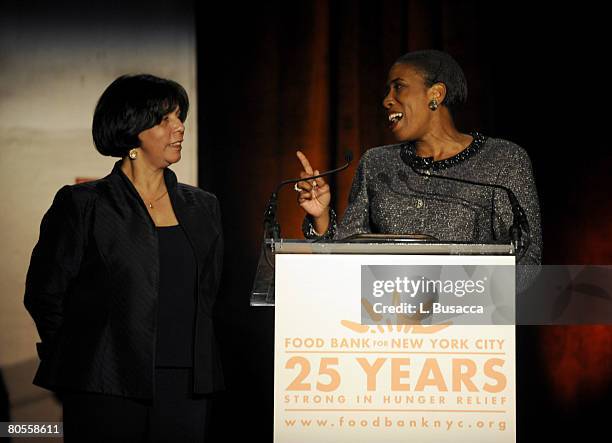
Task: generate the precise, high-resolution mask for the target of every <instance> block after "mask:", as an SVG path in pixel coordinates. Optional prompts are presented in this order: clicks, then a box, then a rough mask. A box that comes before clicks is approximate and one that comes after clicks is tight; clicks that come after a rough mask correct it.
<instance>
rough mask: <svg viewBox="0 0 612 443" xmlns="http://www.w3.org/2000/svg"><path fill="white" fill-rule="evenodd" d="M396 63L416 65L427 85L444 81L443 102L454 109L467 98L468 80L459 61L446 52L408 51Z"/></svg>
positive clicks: (429, 50)
mask: <svg viewBox="0 0 612 443" xmlns="http://www.w3.org/2000/svg"><path fill="white" fill-rule="evenodd" d="M395 63H402V64H406V65H410V66H412V67H414V68H415V69H416V70H417V71H419V72H420V73H421V75H422V76H423V79H424V80H425V84H426V85H427V87H431V86H433V85H434V84H435V83H444V85H445V86H446V97H445V98H444V101H443V102H442V104H443V105H445V106H446V107H447V108H449V109H451V110H454V109H456V108H457V107H458V106H459V105H462V104H463V103H465V102H466V100H467V93H468V91H467V81H466V80H465V74H464V73H463V70H462V69H461V66H459V63H457V61H456V60H455V59H454V58H453V57H451V56H450V54H447V53H446V52H442V51H437V50H435V49H425V50H422V51H414V52H408V53H407V54H404V55H402V56H401V57H400V58H398V59H397V60H396V61H395Z"/></svg>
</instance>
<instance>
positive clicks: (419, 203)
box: [415, 198, 424, 209]
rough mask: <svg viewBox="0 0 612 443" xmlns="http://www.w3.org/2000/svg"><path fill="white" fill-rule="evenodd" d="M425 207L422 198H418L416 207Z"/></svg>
mask: <svg viewBox="0 0 612 443" xmlns="http://www.w3.org/2000/svg"><path fill="white" fill-rule="evenodd" d="M423 205H424V203H423V200H421V199H420V198H417V201H416V203H415V206H416V207H417V208H419V209H420V208H422V207H423Z"/></svg>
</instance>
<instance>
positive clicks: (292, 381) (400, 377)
mask: <svg viewBox="0 0 612 443" xmlns="http://www.w3.org/2000/svg"><path fill="white" fill-rule="evenodd" d="M270 246H272V248H273V253H271V254H269V256H267V257H266V256H262V259H261V260H260V263H259V269H258V276H257V281H256V283H255V285H254V291H253V295H252V298H251V305H252V306H275V308H274V309H275V363H274V366H275V369H274V441H275V442H276V443H285V442H287V443H289V442H291V443H294V442H330V441H334V442H351V443H352V442H368V441H378V442H396V441H419V442H436V443H444V442H456V441H471V442H491V441H496V442H515V441H516V425H515V424H516V411H515V392H516V390H515V378H516V377H515V330H514V326H513V325H478V326H475V325H462V324H453V322H452V321H451V322H446V323H444V324H428V323H426V322H423V323H419V322H415V323H411V324H393V323H382V322H381V323H377V321H376V320H375V319H374V318H373V319H372V320H371V321H370V322H363V321H362V320H363V317H362V315H363V310H362V304H363V298H361V299H360V297H361V293H360V291H361V285H360V281H361V280H360V273H361V272H362V269H363V266H365V265H366V264H367V265H368V266H369V265H375V266H382V267H384V266H394V267H395V268H397V267H406V268H409V267H411V266H412V267H418V266H424V265H436V266H437V265H442V266H444V265H452V266H456V265H461V266H464V267H466V269H467V268H474V267H476V266H478V265H503V266H514V256H513V252H514V251H513V248H512V246H511V245H499V244H497V245H490V244H462V243H431V242H428V243H415V242H399V243H398V242H367V241H366V242H362V243H316V242H315V243H313V242H309V241H299V240H282V241H279V242H276V243H274V244H273V245H270ZM271 265H273V267H272V266H271ZM508 290H511V291H512V292H514V287H512V288H508Z"/></svg>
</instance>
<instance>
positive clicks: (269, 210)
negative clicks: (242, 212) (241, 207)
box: [264, 150, 353, 241]
mask: <svg viewBox="0 0 612 443" xmlns="http://www.w3.org/2000/svg"><path fill="white" fill-rule="evenodd" d="M344 161H345V162H346V163H345V164H344V165H342V166H340V167H339V168H335V169H331V170H329V171H325V172H323V173H322V174H319V175H313V176H312V177H308V178H307V179H304V178H291V179H288V180H284V181H282V182H280V183H279V184H278V185H277V186H276V189H275V191H274V192H273V193H272V195H270V199H269V200H268V205H267V206H266V211H265V213H264V236H265V238H272V239H273V240H275V241H277V240H280V224H279V223H278V219H277V217H276V213H277V209H278V193H279V192H280V190H281V188H282V187H283V186H286V185H291V184H295V183H298V182H301V181H305V180H315V179H317V178H320V177H326V176H328V175H332V174H335V173H337V172H340V171H344V170H345V169H346V168H348V167H349V166H350V164H351V162H352V161H353V153H352V152H351V151H349V150H347V151H345V153H344Z"/></svg>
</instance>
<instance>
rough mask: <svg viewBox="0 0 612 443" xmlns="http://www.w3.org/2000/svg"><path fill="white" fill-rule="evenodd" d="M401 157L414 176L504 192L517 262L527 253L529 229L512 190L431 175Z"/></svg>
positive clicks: (404, 178) (404, 179)
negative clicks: (510, 218) (506, 197)
mask: <svg viewBox="0 0 612 443" xmlns="http://www.w3.org/2000/svg"><path fill="white" fill-rule="evenodd" d="M401 157H402V161H403V162H404V163H405V164H406V165H408V166H410V169H412V170H413V171H414V172H415V173H416V174H418V175H420V176H422V177H433V178H440V179H442V180H450V181H454V182H458V183H465V184H468V185H474V186H482V187H488V188H496V189H501V190H503V191H505V192H506V195H508V201H509V202H510V208H511V209H512V226H510V229H509V234H510V239H511V241H512V244H513V245H514V249H515V250H516V253H517V255H519V254H520V256H519V260H520V259H521V258H522V257H523V255H524V254H525V252H526V251H527V248H528V247H529V245H530V244H531V229H530V228H529V222H528V221H527V215H526V214H525V211H524V210H523V207H522V206H521V204H520V203H519V201H518V198H516V194H514V192H513V191H512V189H510V188H508V187H506V186H503V185H498V184H497V183H483V182H476V181H472V180H466V179H461V178H455V177H446V176H444V175H438V174H431V173H429V172H424V171H422V170H419V169H417V168H415V167H414V166H413V165H412V164H411V162H410V161H408V159H406V158H404V156H403V155H402V156H401ZM398 174H399V176H400V179H401V180H402V181H404V182H407V180H408V177H407V176H406V173H405V172H403V171H399V172H398ZM523 231H524V232H525V234H527V235H526V236H525V237H523V235H522V233H523Z"/></svg>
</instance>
